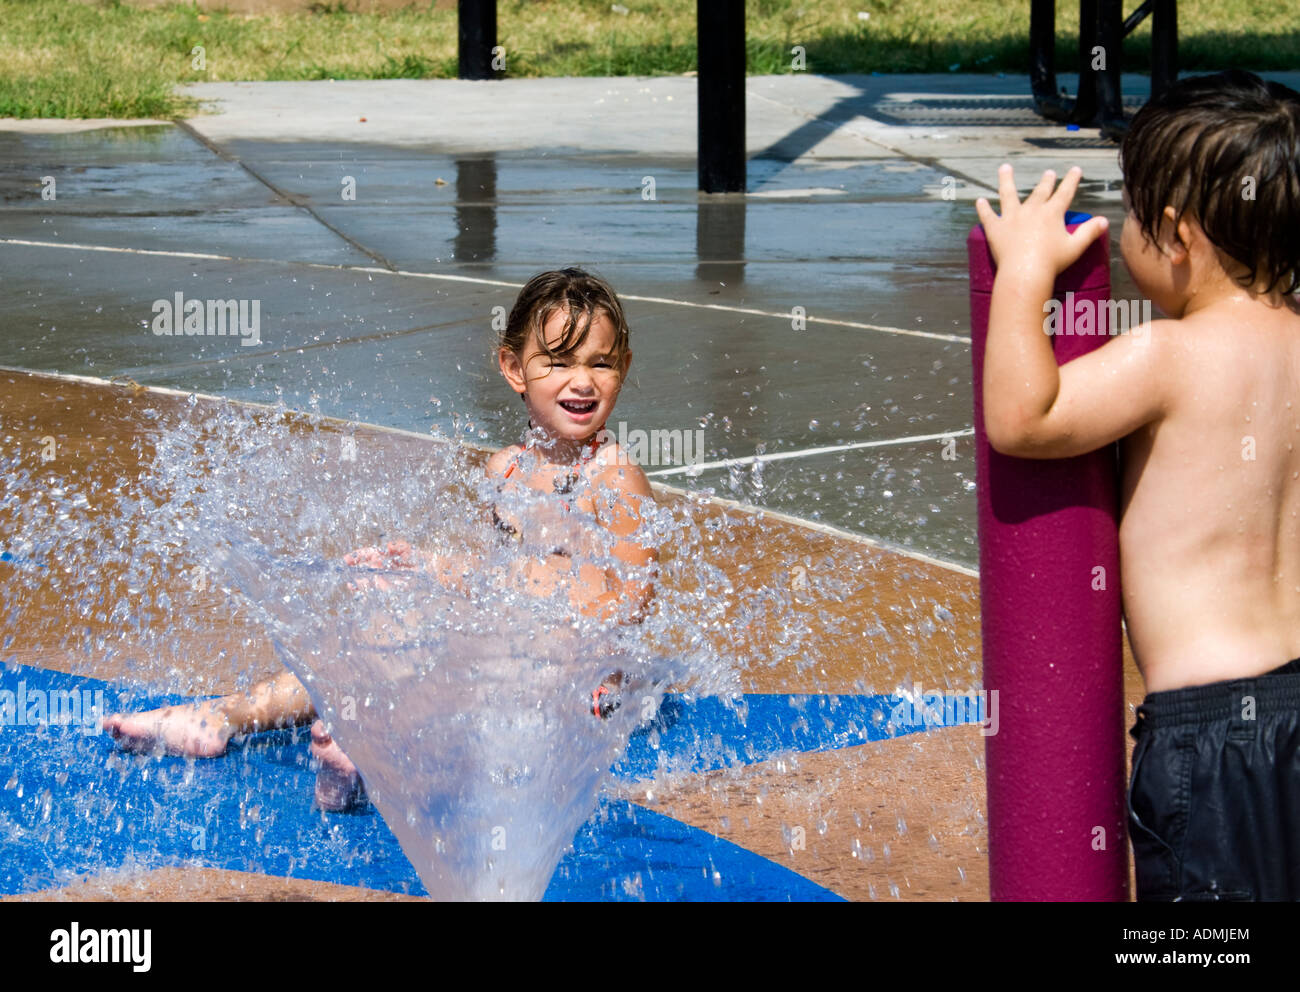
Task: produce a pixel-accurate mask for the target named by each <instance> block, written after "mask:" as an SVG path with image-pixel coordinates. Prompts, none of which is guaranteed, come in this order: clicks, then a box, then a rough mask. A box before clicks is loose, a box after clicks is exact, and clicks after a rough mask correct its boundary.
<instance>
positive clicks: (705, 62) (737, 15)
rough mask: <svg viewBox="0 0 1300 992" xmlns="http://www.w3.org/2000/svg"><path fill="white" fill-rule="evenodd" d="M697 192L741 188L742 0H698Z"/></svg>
mask: <svg viewBox="0 0 1300 992" xmlns="http://www.w3.org/2000/svg"><path fill="white" fill-rule="evenodd" d="M695 24H696V45H697V47H698V50H699V78H698V80H697V94H698V108H697V116H698V120H699V145H698V155H699V170H700V191H701V192H703V193H743V192H744V191H745V2H744V0H698V4H697V6H696V21H695Z"/></svg>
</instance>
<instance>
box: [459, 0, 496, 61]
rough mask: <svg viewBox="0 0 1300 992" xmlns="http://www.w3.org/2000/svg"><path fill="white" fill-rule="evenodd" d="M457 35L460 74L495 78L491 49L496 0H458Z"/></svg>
mask: <svg viewBox="0 0 1300 992" xmlns="http://www.w3.org/2000/svg"><path fill="white" fill-rule="evenodd" d="M457 26H458V30H459V35H460V70H459V72H460V78H461V79H495V78H496V77H497V76H498V75H499V73H498V72H497V71H496V70H494V69H493V68H492V58H493V55H492V49H493V48H495V47H496V44H497V2H496V0H460V6H459V8H458V10H457Z"/></svg>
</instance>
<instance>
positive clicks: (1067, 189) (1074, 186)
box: [1052, 165, 1083, 207]
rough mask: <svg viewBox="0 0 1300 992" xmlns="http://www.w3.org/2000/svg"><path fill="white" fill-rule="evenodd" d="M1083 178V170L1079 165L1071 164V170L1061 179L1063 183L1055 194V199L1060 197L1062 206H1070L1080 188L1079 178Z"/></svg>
mask: <svg viewBox="0 0 1300 992" xmlns="http://www.w3.org/2000/svg"><path fill="white" fill-rule="evenodd" d="M1082 178H1083V170H1082V169H1080V168H1079V167H1078V166H1077V165H1075V166H1071V168H1070V171H1069V172H1067V173H1066V174H1065V178H1064V179H1062V180H1061V185H1060V186H1059V187H1058V188H1057V190H1056V192H1055V193H1054V194H1053V196H1052V198H1053V199H1059V200H1060V201H1061V203H1062V206H1065V207H1068V206H1069V205H1070V201H1071V200H1073V199H1074V194H1075V192H1076V191H1077V190H1078V188H1079V180H1080V179H1082Z"/></svg>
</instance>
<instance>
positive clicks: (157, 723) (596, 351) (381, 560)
mask: <svg viewBox="0 0 1300 992" xmlns="http://www.w3.org/2000/svg"><path fill="white" fill-rule="evenodd" d="M631 360H632V352H631V350H630V349H629V347H628V327H627V321H626V319H625V318H624V316H623V307H622V305H621V304H620V303H619V300H618V297H617V296H616V295H615V293H614V291H613V289H611V288H610V286H609V285H608V284H607V283H605V282H604V281H603V280H601V279H598V278H596V277H594V276H591V275H589V274H587V273H586V272H583V271H582V270H580V269H563V270H560V271H552V272H543V273H541V274H540V275H537V276H535V277H534V278H533V279H531V280H530V281H529V282H528V284H527V285H526V286H525V287H524V288H523V289H522V290H521V291H520V293H519V296H518V298H517V299H516V300H515V305H514V307H513V308H512V310H511V312H510V317H509V319H508V320H507V323H506V330H505V332H504V334H503V335H502V337H501V340H500V342H499V346H498V349H497V361H498V364H499V366H500V370H501V374H502V376H503V377H504V378H505V380H506V382H507V383H508V384H509V386H510V388H511V389H513V390H514V391H515V392H516V393H519V394H520V395H521V396H522V397H523V400H524V404H525V405H526V406H527V408H528V415H529V427H530V429H529V432H528V437H527V444H515V445H511V446H509V447H507V448H503V449H501V450H500V451H498V452H496V453H495V454H493V455H492V456H491V457H490V458H489V459H488V461H487V465H486V472H487V476H488V478H489V479H490V480H492V481H494V482H495V483H496V490H497V492H498V493H499V494H502V495H510V494H518V493H524V492H528V493H529V495H530V496H535V497H536V498H535V499H530V500H529V503H528V505H529V506H530V507H531V508H534V509H535V510H536V512H535V513H530V512H527V511H525V512H524V513H523V514H522V516H523V519H513V518H511V517H510V515H509V514H508V513H506V514H505V515H503V514H502V512H501V510H500V509H499V508H498V507H497V506H493V507H492V508H491V519H492V521H493V523H494V524H495V525H496V527H497V528H498V529H499V530H500V531H501V532H502V534H503V536H504V535H509V536H510V537H513V538H515V539H518V540H519V541H520V542H521V544H522V545H523V547H524V548H528V546H529V545H530V544H532V545H533V546H534V547H535V548H536V549H537V550H538V552H539V553H537V554H522V555H520V556H519V558H518V559H516V560H515V561H514V563H513V565H512V566H511V568H510V569H509V570H508V572H507V574H505V575H503V576H500V578H499V581H500V582H501V583H502V584H504V585H507V586H509V587H512V588H516V589H522V590H524V591H526V592H528V593H531V594H533V595H537V596H551V595H556V594H559V593H561V592H563V593H565V594H566V595H567V598H568V600H569V603H570V605H571V607H572V608H573V609H574V610H575V611H577V612H579V613H582V614H584V615H586V616H591V617H598V618H602V619H606V620H610V621H613V622H617V623H639V622H640V621H641V620H642V619H644V617H645V615H646V612H647V611H648V609H649V605H650V601H651V598H652V597H653V595H654V587H653V574H654V563H655V562H656V560H657V555H656V552H655V550H654V549H653V548H651V547H647V546H645V545H643V544H641V543H639V542H638V541H637V540H636V532H637V530H638V528H639V527H640V526H641V512H640V506H641V501H642V500H645V499H649V500H651V501H653V496H652V495H651V491H650V484H649V482H648V481H647V480H646V477H645V473H644V472H642V471H641V469H640V468H639V467H637V466H636V465H633V464H631V463H630V462H629V461H628V459H627V458H626V457H625V456H624V455H623V454H622V452H621V451H620V450H619V448H618V445H617V444H616V443H614V441H613V440H612V437H611V436H610V434H609V433H608V432H606V431H605V430H604V427H605V423H606V421H607V420H608V418H609V416H610V415H611V414H612V413H613V411H614V404H615V402H616V401H617V399H618V394H619V390H620V389H621V388H622V386H623V383H624V381H625V380H626V377H627V370H628V367H629V365H630V363H631ZM529 491H531V492H529ZM537 494H544V495H542V496H538V495H537ZM551 504H554V505H551ZM569 514H574V515H575V518H574V522H579V521H582V520H584V519H585V521H586V522H587V523H590V522H591V521H592V520H594V521H595V523H596V524H598V525H599V526H600V527H601V528H603V529H604V530H605V531H608V532H609V535H610V539H609V540H610V543H611V544H612V547H611V550H610V554H612V556H613V557H614V558H616V559H617V560H618V562H619V563H621V565H622V566H623V567H622V568H621V569H615V568H602V567H600V566H598V565H597V564H595V563H594V562H592V561H586V560H583V559H584V558H585V557H586V556H585V555H579V554H578V552H580V551H583V550H586V549H585V548H583V547H582V545H583V543H584V542H582V541H581V540H580V536H579V537H575V536H574V535H580V534H581V531H582V529H583V528H582V527H580V526H579V527H569V528H565V527H559V528H557V527H555V526H553V525H551V526H547V525H546V524H544V523H543V522H544V521H545V522H549V523H551V524H553V523H554V522H555V521H556V520H557V519H560V520H563V519H565V518H567V517H568V515H569ZM566 530H567V531H568V532H569V535H570V536H569V539H568V540H566V539H565V532H566ZM538 542H542V543H540V544H539V543H538ZM566 545H567V546H566ZM343 560H344V562H345V563H346V564H348V565H355V566H365V567H369V568H371V569H413V568H417V567H423V568H425V569H427V570H429V571H431V572H433V573H434V574H435V575H436V576H437V577H438V579H439V580H440V581H442V582H443V583H444V584H447V585H451V586H456V585H459V584H460V581H461V580H462V579H463V578H464V577H465V576H466V575H467V574H468V573H469V572H470V570H471V569H472V568H473V567H474V563H473V562H471V561H469V560H468V559H466V558H464V557H458V556H439V557H436V558H434V557H426V556H422V555H420V554H419V553H417V552H415V551H413V549H411V548H410V547H409V546H408V545H406V544H405V543H404V542H394V543H390V544H389V545H388V546H387V548H386V549H385V550H383V551H380V550H379V549H377V548H365V549H362V550H359V551H355V552H353V553H352V554H349V555H347V556H346V557H345V558H344V559H343ZM620 571H621V572H623V573H624V574H619V573H620ZM373 581H374V582H375V584H376V585H379V586H381V587H382V586H383V585H384V581H383V579H382V578H381V577H379V576H375V577H374V579H373ZM620 678H621V676H619V675H618V674H617V673H616V674H615V675H614V676H612V677H611V678H609V679H606V681H605V683H604V684H603V685H602V686H600V687H598V688H597V689H596V690H595V691H594V692H593V698H592V703H591V705H592V708H593V712H594V713H595V714H596V715H604V714H605V713H607V712H608V709H609V706H610V703H609V701H608V699H606V698H605V697H606V696H607V694H608V693H609V692H610V691H611V690H612V689H614V688H616V687H617V685H618V684H619V681H620ZM315 715H316V714H315V710H314V708H313V706H312V703H311V699H310V698H309V697H308V695H307V692H306V690H305V689H304V688H303V686H302V683H300V682H299V681H298V679H297V678H296V677H295V676H294V675H293V674H292V673H290V672H284V673H283V674H281V675H279V676H277V677H276V678H274V679H271V680H269V681H267V682H263V683H260V684H258V685H256V686H254V687H253V688H252V689H251V690H249V691H248V692H246V693H237V694H233V695H229V696H223V697H220V698H218V699H211V700H207V701H205V702H202V703H197V704H186V705H179V706H168V707H166V708H163V709H159V710H152V711H149V712H146V713H137V714H115V715H113V716H110V717H108V718H107V719H105V721H104V727H105V729H106V730H108V732H109V733H111V734H112V735H113V736H114V737H115V738H116V739H117V740H118V741H119V742H120V743H121V744H122V746H123V747H126V748H127V749H129V750H133V751H153V750H161V751H165V752H166V753H169V754H181V755H189V756H193V757H214V756H216V755H220V754H222V753H224V752H225V750H226V745H227V744H228V743H229V741H230V739H231V738H232V737H234V736H236V735H240V734H247V733H252V732H255V731H258V730H267V729H270V728H273V727H285V726H290V725H294V724H299V723H305V722H306V721H308V720H311V719H313V718H314V717H315ZM311 752H312V755H313V756H314V757H315V758H317V759H318V760H319V762H320V772H319V774H318V777H317V784H316V798H317V801H318V803H320V805H321V806H322V807H324V808H327V809H339V808H344V807H346V806H347V805H350V804H351V802H353V801H354V800H355V799H356V798H357V796H358V795H359V788H360V782H359V779H358V776H357V772H356V769H355V767H354V766H353V765H352V762H351V761H349V760H348V758H347V756H346V755H344V754H343V752H342V750H341V749H340V748H339V747H338V745H337V744H335V743H334V741H333V740H332V739H331V738H330V736H329V734H328V733H327V732H326V730H325V726H324V724H323V723H322V722H321V721H320V720H316V721H315V723H314V724H313V725H312V745H311Z"/></svg>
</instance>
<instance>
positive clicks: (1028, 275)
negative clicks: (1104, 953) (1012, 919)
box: [976, 71, 1300, 900]
mask: <svg viewBox="0 0 1300 992" xmlns="http://www.w3.org/2000/svg"><path fill="white" fill-rule="evenodd" d="M1121 164H1122V168H1123V173H1124V186H1125V205H1126V207H1127V210H1128V214H1127V217H1126V218H1125V221H1124V229H1123V234H1122V235H1121V238H1120V250H1121V252H1122V253H1123V258H1124V263H1125V265H1126V266H1127V267H1128V270H1129V272H1130V273H1131V275H1132V277H1133V281H1134V282H1135V283H1136V284H1137V287H1138V289H1139V291H1140V292H1141V293H1142V294H1143V295H1144V296H1145V297H1147V298H1149V299H1150V300H1151V301H1152V302H1153V303H1154V304H1155V305H1156V307H1158V308H1159V309H1160V311H1162V312H1163V313H1164V314H1166V315H1167V319H1164V320H1156V321H1153V322H1151V323H1150V324H1149V325H1146V326H1144V327H1142V328H1139V329H1138V332H1137V333H1133V334H1126V335H1120V336H1117V337H1115V338H1113V339H1112V340H1110V341H1109V342H1107V343H1106V344H1105V345H1104V346H1103V347H1101V348H1099V349H1097V350H1096V351H1094V352H1092V353H1090V354H1088V355H1086V356H1084V357H1081V358H1078V359H1076V360H1074V361H1072V362H1070V363H1068V364H1067V365H1065V366H1063V367H1061V368H1060V369H1058V368H1057V365H1056V361H1055V359H1054V358H1053V355H1052V348H1051V342H1050V340H1049V338H1048V337H1047V335H1046V334H1044V309H1043V305H1044V303H1045V302H1046V301H1047V300H1048V299H1049V297H1050V296H1051V293H1052V284H1053V281H1054V278H1055V276H1056V275H1057V273H1059V272H1060V271H1061V270H1063V269H1064V268H1065V267H1066V266H1067V265H1069V264H1070V263H1071V262H1073V261H1075V260H1076V259H1077V258H1078V257H1079V256H1080V255H1081V254H1082V253H1083V251H1084V249H1085V248H1086V247H1087V246H1088V244H1090V243H1091V242H1092V241H1093V239H1094V238H1096V237H1098V236H1101V235H1104V234H1105V232H1106V229H1107V223H1106V220H1105V219H1104V218H1094V219H1093V220H1090V221H1088V222H1087V223H1085V224H1084V225H1083V226H1082V227H1080V228H1079V229H1078V230H1076V231H1075V232H1074V233H1073V234H1069V233H1067V232H1066V230H1065V226H1064V214H1065V210H1066V208H1067V207H1068V206H1069V203H1070V200H1071V199H1072V197H1073V195H1074V192H1075V190H1076V189H1077V187H1078V184H1079V178H1080V175H1081V173H1080V171H1079V170H1078V169H1071V170H1070V172H1069V173H1067V174H1066V176H1065V179H1064V180H1063V181H1062V182H1061V184H1060V186H1059V187H1056V181H1055V180H1056V177H1055V175H1054V174H1053V173H1051V172H1047V173H1045V174H1044V175H1043V178H1042V181H1041V182H1040V183H1039V184H1038V186H1037V187H1036V188H1035V189H1034V190H1033V192H1032V193H1030V195H1029V196H1028V198H1027V199H1026V200H1025V201H1024V202H1023V203H1021V202H1020V199H1019V196H1018V195H1017V192H1016V186H1015V182H1014V179H1013V176H1012V171H1011V167H1010V166H1008V165H1004V166H1002V168H1001V170H1000V172H999V195H1000V197H1001V203H1002V215H1001V217H999V216H998V215H996V214H995V213H994V212H993V209H992V207H991V206H990V205H989V203H988V202H987V201H986V200H980V201H979V202H978V203H977V205H976V207H977V210H978V213H979V217H980V220H981V222H982V223H983V225H984V228H985V231H986V232H987V236H988V241H989V244H990V246H991V248H992V251H993V255H994V259H995V260H996V261H997V264H998V273H997V279H996V282H995V283H994V288H993V298H992V304H991V312H990V316H989V336H988V344H987V353H986V358H985V366H984V382H983V384H982V388H983V390H984V410H985V419H986V427H987V431H988V438H989V442H990V443H991V444H992V445H993V447H994V448H996V449H997V450H998V451H1001V452H1004V453H1005V454H1009V455H1015V456H1018V457H1021V458H1065V457H1069V456H1072V455H1078V454H1082V453H1085V452H1089V451H1093V450H1095V449H1097V448H1099V447H1102V446H1104V445H1107V444H1110V443H1111V442H1114V441H1116V440H1120V441H1121V443H1122V458H1123V483H1122V486H1123V488H1122V497H1121V512H1122V518H1121V523H1120V564H1121V569H1122V584H1123V601H1124V614H1125V618H1126V621H1127V625H1128V632H1129V638H1130V641H1131V644H1132V647H1133V654H1134V656H1135V658H1136V659H1137V662H1138V665H1139V667H1140V669H1141V671H1142V675H1143V678H1144V679H1145V680H1146V687H1147V691H1148V695H1147V697H1146V699H1145V701H1144V703H1143V705H1142V706H1141V707H1140V708H1139V709H1138V719H1137V724H1136V726H1135V727H1134V728H1133V731H1132V733H1133V736H1134V737H1135V738H1136V740H1137V746H1136V749H1135V750H1134V753H1133V774H1132V781H1131V783H1130V786H1129V821H1130V827H1131V831H1132V839H1133V848H1134V855H1135V860H1136V866H1137V886H1138V898H1139V899H1144V900H1170V899H1257V900H1294V899H1300V660H1296V661H1290V662H1287V659H1289V658H1297V656H1300V516H1297V514H1300V312H1298V311H1297V306H1296V303H1295V301H1294V300H1293V299H1292V296H1291V294H1292V293H1294V292H1295V291H1296V289H1297V288H1298V287H1300V94H1297V93H1296V92H1295V91H1293V90H1290V89H1288V88H1287V87H1285V86H1281V85H1278V84H1276V83H1266V82H1264V81H1263V80H1261V79H1259V78H1258V77H1256V76H1254V75H1252V74H1250V73H1246V72H1240V71H1234V72H1227V73H1221V74H1219V75H1215V76H1207V77H1202V78H1197V79H1188V80H1184V81H1182V82H1181V83H1178V84H1177V85H1175V86H1173V87H1171V88H1170V89H1169V90H1168V91H1167V92H1166V93H1165V94H1164V95H1163V96H1162V97H1160V98H1158V99H1156V100H1153V101H1152V102H1151V103H1149V104H1148V105H1147V106H1146V107H1144V108H1143V109H1142V110H1141V111H1140V112H1139V113H1138V114H1137V115H1136V117H1135V118H1134V119H1133V121H1132V124H1131V125H1130V128H1129V131H1128V134H1127V135H1126V137H1125V139H1124V144H1123V147H1122V150H1121ZM1278 666H1281V667H1278Z"/></svg>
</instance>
